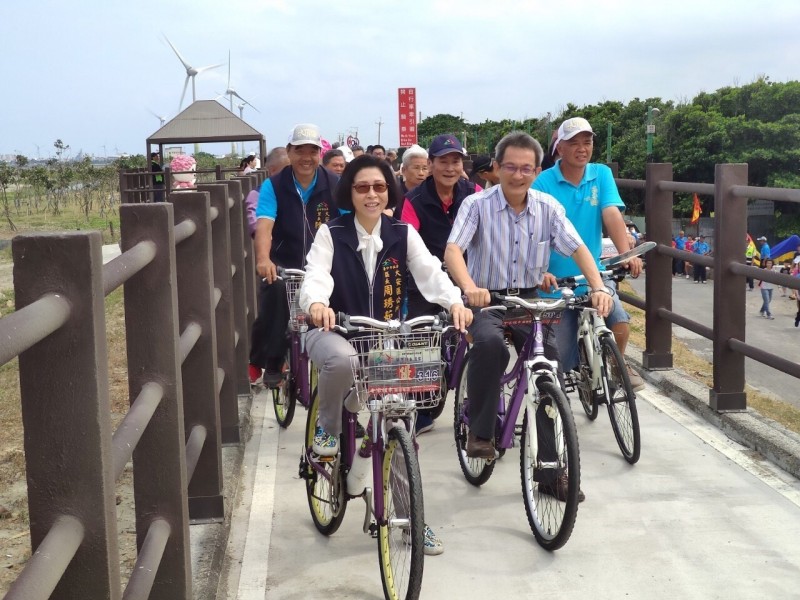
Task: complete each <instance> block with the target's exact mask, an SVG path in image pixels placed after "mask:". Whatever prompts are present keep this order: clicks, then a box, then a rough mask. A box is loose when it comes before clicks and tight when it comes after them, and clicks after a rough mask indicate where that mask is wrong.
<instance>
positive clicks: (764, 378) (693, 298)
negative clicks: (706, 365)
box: [628, 276, 800, 408]
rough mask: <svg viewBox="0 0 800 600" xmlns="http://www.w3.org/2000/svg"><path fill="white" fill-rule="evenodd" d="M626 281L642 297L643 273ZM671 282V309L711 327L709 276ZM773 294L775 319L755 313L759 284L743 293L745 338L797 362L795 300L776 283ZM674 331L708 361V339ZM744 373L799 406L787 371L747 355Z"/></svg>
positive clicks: (799, 359) (753, 382)
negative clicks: (783, 294)
mask: <svg viewBox="0 0 800 600" xmlns="http://www.w3.org/2000/svg"><path fill="white" fill-rule="evenodd" d="M628 281H629V282H630V283H631V284H632V285H633V289H634V290H636V292H637V293H638V294H639V295H640V296H641V297H642V298H644V297H645V289H644V288H645V283H644V282H645V278H644V276H642V277H640V278H639V279H628ZM672 285H673V291H672V310H673V311H675V312H677V313H680V314H682V315H685V316H687V317H689V318H690V319H692V320H694V321H697V322H698V323H702V324H703V325H705V326H707V327H711V326H712V306H713V298H712V294H713V288H714V282H713V281H710V280H709V282H708V284H707V285H703V284H695V283H694V281H692V280H689V279H685V278H678V277H674V278H673V279H672ZM772 294H773V295H772V304H771V305H770V308H771V310H772V314H773V315H774V316H775V320H774V321H769V320H767V319H764V318H762V317H761V316H759V314H758V311H759V309H760V308H761V293H760V292H759V290H758V288H756V289H755V291H753V292H746V293H745V298H746V302H747V320H746V327H747V329H746V341H747V343H748V344H752V345H754V346H759V347H761V348H764V349H766V350H769V351H770V352H773V353H775V354H781V355H782V356H783V357H785V358H787V359H789V360H793V361H795V362H798V363H800V343H799V342H800V328H795V327H794V316H795V314H796V312H797V303H796V302H795V301H794V300H789V299H787V298H782V297H781V294H780V291H779V290H778V288H777V287H776V288H775V290H773V292H772ZM673 332H674V334H675V335H676V336H677V337H678V338H679V339H680V340H681V341H683V342H684V343H685V344H686V345H687V346H688V347H689V348H690V349H692V350H693V351H694V352H695V353H696V354H698V355H699V356H702V357H703V358H705V359H706V360H708V361H709V362H711V358H712V347H711V340H707V339H705V338H704V337H701V336H699V335H697V334H696V333H694V332H692V331H689V330H688V329H684V328H683V327H678V326H677V325H676V326H673ZM745 377H746V380H747V383H748V384H749V385H751V386H753V387H754V388H756V389H758V390H762V391H765V392H768V393H770V394H774V395H775V396H778V397H779V398H782V399H783V400H785V401H786V402H790V403H792V404H793V405H795V406H797V407H798V408H800V394H798V393H797V387H798V381H797V379H795V378H794V377H792V376H791V375H786V374H785V373H782V372H781V371H776V370H775V369H772V368H770V367H767V366H765V365H762V364H761V363H758V362H756V361H754V360H751V359H749V358H747V359H745Z"/></svg>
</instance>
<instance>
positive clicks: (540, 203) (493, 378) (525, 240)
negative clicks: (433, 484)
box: [445, 131, 611, 495]
mask: <svg viewBox="0 0 800 600" xmlns="http://www.w3.org/2000/svg"><path fill="white" fill-rule="evenodd" d="M542 155H543V151H542V147H541V146H540V145H539V142H537V141H536V140H535V139H533V138H532V137H531V136H530V135H528V134H527V133H524V132H521V131H514V132H511V133H509V134H508V135H506V136H505V137H504V138H503V139H501V140H500V142H499V143H498V144H497V147H496V149H495V156H496V158H495V160H496V161H497V164H498V167H499V178H500V184H499V185H496V186H494V187H492V188H490V189H488V190H485V191H483V192H480V193H478V194H473V195H472V196H470V197H468V198H467V199H466V200H465V201H464V203H463V205H462V206H461V210H460V211H459V213H458V216H457V217H456V221H455V223H454V224H453V229H452V232H451V233H450V237H449V239H448V243H447V249H446V250H445V262H446V263H447V267H448V269H449V272H450V275H451V277H452V278H453V280H454V281H455V282H456V285H458V286H459V287H460V288H461V289H462V290H463V291H464V294H465V295H466V296H467V298H468V300H469V304H470V305H471V306H472V307H474V308H480V307H485V306H489V304H490V302H491V295H490V292H498V293H500V294H503V295H519V296H521V297H526V296H527V297H535V296H536V295H537V293H538V288H543V289H550V288H552V287H553V286H554V285H555V277H554V276H553V275H552V274H550V273H548V272H547V270H548V263H549V262H550V259H551V250H555V251H556V252H557V253H559V254H562V255H564V256H572V257H573V258H574V259H575V262H576V263H577V264H578V266H579V267H580V269H581V271H582V272H583V274H584V275H585V276H586V280H587V282H588V283H589V285H590V287H591V292H592V293H591V298H592V305H593V306H594V307H595V308H596V309H597V310H598V311H599V312H600V313H601V314H603V315H605V314H607V313H608V311H609V310H610V308H611V295H610V294H609V293H607V290H606V288H605V286H604V285H603V280H602V278H601V277H600V273H599V271H598V270H597V266H596V265H595V261H594V259H593V257H592V255H591V253H590V252H589V249H588V248H587V247H586V245H585V244H584V243H583V240H581V238H580V236H579V235H578V233H577V231H575V228H574V227H573V225H572V223H570V222H569V220H568V219H567V218H566V215H565V212H564V207H563V206H561V205H560V204H559V203H558V201H556V199H555V198H553V197H551V196H549V195H547V194H544V193H541V192H537V191H534V190H532V189H530V187H531V183H532V182H533V180H534V179H535V178H536V176H537V174H538V173H539V172H540V171H541V162H542ZM464 252H468V253H469V266H467V264H466V262H465V260H464ZM469 332H470V334H471V335H472V338H473V346H472V349H471V350H470V358H469V360H470V364H471V365H474V366H475V367H477V368H471V369H470V370H469V371H468V374H467V393H468V396H469V398H470V432H469V437H468V439H467V449H466V451H467V456H470V457H473V458H483V459H489V460H492V459H494V458H495V449H494V442H493V440H494V430H495V421H496V419H497V407H498V398H499V397H500V377H501V376H502V375H503V372H504V371H505V368H506V366H507V365H508V360H509V357H510V353H509V350H508V348H507V347H506V344H505V341H504V326H503V313H502V312H500V311H483V312H477V313H476V314H475V319H474V321H473V323H472V326H471V327H470V328H469ZM525 333H526V334H527V331H526V332H525ZM547 351H548V355H549V358H551V359H553V358H557V354H556V350H555V348H554V347H553V346H550V347H549V348H547ZM473 361H474V362H473ZM559 485H561V483H559ZM548 493H550V492H548ZM552 493H553V495H556V494H557V492H556V491H555V490H553V492H552Z"/></svg>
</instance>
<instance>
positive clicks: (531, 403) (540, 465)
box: [525, 357, 564, 472]
mask: <svg viewBox="0 0 800 600" xmlns="http://www.w3.org/2000/svg"><path fill="white" fill-rule="evenodd" d="M542 363H546V364H542ZM557 368H558V365H557V363H555V361H550V360H547V359H545V358H544V357H538V358H535V359H533V360H528V361H525V372H526V374H527V378H528V382H527V383H528V389H527V391H526V392H525V414H526V416H527V419H526V420H527V423H528V431H527V433H528V435H529V436H530V437H529V439H530V447H531V450H532V454H533V456H532V457H531V458H532V461H533V462H534V464H535V465H536V468H537V469H553V470H554V471H555V472H558V470H560V469H561V467H562V466H563V465H561V464H560V462H559V459H558V457H560V456H564V438H563V437H562V436H560V435H556V436H555V450H556V452H555V456H556V458H555V460H552V461H543V460H541V459H540V457H539V422H538V421H537V417H538V418H539V419H541V420H542V422H543V423H547V427H548V428H550V427H552V430H553V431H562V430H563V427H562V425H561V414H560V413H559V412H558V408H557V407H556V406H555V405H553V404H549V405H546V406H542V402H541V398H540V397H539V387H538V386H539V384H540V383H542V382H543V381H546V382H550V383H552V384H553V385H555V386H558V387H561V383H560V382H559V380H558V376H557V371H556V370H555V369H557ZM550 421H552V423H550Z"/></svg>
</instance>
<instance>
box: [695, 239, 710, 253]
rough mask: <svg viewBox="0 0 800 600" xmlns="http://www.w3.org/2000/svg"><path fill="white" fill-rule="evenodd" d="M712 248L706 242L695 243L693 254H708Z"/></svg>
mask: <svg viewBox="0 0 800 600" xmlns="http://www.w3.org/2000/svg"><path fill="white" fill-rule="evenodd" d="M710 250H711V248H709V246H708V244H706V243H705V242H695V243H694V248H692V252H694V253H695V254H708V253H709V251H710Z"/></svg>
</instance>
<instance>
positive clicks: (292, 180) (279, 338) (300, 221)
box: [248, 123, 339, 386]
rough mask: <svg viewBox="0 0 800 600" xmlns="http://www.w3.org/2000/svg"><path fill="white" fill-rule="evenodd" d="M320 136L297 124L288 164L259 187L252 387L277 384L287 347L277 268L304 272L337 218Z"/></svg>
mask: <svg viewBox="0 0 800 600" xmlns="http://www.w3.org/2000/svg"><path fill="white" fill-rule="evenodd" d="M320 148H322V137H321V135H320V131H319V127H317V126H316V125H312V124H310V123H303V124H300V125H296V126H295V127H294V129H292V133H291V135H290V136H289V143H288V144H287V145H286V153H287V155H288V156H289V165H288V166H286V167H284V168H283V169H282V170H281V171H279V172H277V173H274V174H272V176H271V177H270V178H269V179H267V180H266V181H265V182H264V183H263V184H262V186H261V193H260V194H259V197H258V206H257V208H256V219H257V222H256V237H255V250H256V271H257V272H258V276H259V277H261V278H263V281H262V283H261V292H260V294H259V310H258V316H257V318H256V320H255V322H254V323H253V330H252V345H251V348H250V366H249V369H248V372H249V376H250V382H251V383H257V382H258V380H259V378H260V377H261V369H265V371H264V375H263V382H264V385H266V386H274V385H277V384H278V383H279V382H280V379H281V367H282V365H283V359H284V355H285V352H286V348H287V340H286V335H285V334H286V325H287V323H288V322H289V306H288V305H287V303H286V288H285V286H284V285H283V282H282V281H281V280H276V277H277V275H278V272H277V267H278V265H280V266H281V267H284V268H290V269H302V268H303V266H304V265H305V257H306V254H308V251H309V249H310V248H311V243H312V242H313V241H314V236H315V235H316V233H317V230H318V229H319V228H320V226H321V225H322V224H323V223H327V222H328V221H330V220H331V219H333V218H335V217H338V216H339V209H338V208H337V206H336V202H335V201H334V199H333V190H334V188H335V187H336V184H337V183H338V181H339V178H338V177H337V176H336V175H335V174H334V173H332V172H331V171H329V170H327V169H325V168H324V167H321V166H320V164H319V161H320Z"/></svg>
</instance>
